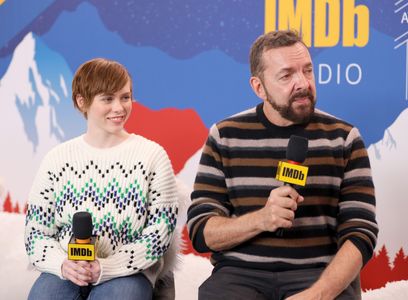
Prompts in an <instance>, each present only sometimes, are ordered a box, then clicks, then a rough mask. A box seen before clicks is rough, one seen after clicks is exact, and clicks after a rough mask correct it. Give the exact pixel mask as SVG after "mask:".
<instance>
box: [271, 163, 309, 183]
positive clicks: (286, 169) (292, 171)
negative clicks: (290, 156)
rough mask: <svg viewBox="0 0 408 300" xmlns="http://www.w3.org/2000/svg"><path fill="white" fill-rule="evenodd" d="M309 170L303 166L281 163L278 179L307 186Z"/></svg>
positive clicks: (277, 174) (277, 173)
mask: <svg viewBox="0 0 408 300" xmlns="http://www.w3.org/2000/svg"><path fill="white" fill-rule="evenodd" d="M308 170H309V168H308V167H305V166H301V165H296V164H291V163H288V162H284V161H280V162H279V164H278V170H277V172H276V179H277V180H279V181H282V182H286V183H289V184H295V185H300V186H305V185H306V179H307V172H308Z"/></svg>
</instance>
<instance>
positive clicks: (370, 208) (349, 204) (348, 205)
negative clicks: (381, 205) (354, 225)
mask: <svg viewBox="0 0 408 300" xmlns="http://www.w3.org/2000/svg"><path fill="white" fill-rule="evenodd" d="M339 207H340V210H342V209H349V208H362V209H364V210H368V211H370V212H372V213H375V206H374V205H373V204H369V203H365V202H360V201H346V202H340V203H339Z"/></svg>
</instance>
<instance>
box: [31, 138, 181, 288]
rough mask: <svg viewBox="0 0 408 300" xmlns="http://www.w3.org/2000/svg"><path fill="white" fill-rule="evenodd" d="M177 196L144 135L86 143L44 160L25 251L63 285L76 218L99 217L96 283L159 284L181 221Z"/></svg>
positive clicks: (166, 165) (68, 145) (158, 151)
mask: <svg viewBox="0 0 408 300" xmlns="http://www.w3.org/2000/svg"><path fill="white" fill-rule="evenodd" d="M177 209H178V208H177V191H176V185H175V177H174V173H173V169H172V167H171V163H170V161H169V159H168V156H167V154H166V152H165V151H164V149H163V148H162V147H161V146H159V145H158V144H156V143H154V142H152V141H149V140H147V139H145V138H143V137H141V136H137V135H133V134H132V135H130V136H129V138H128V139H127V140H126V141H124V142H122V143H121V144H119V145H117V146H115V147H112V148H108V149H98V148H94V147H91V146H90V145H89V144H87V143H86V142H85V141H84V139H83V136H80V137H77V138H74V139H72V140H70V141H67V142H65V143H63V144H61V145H59V146H57V147H55V148H54V149H53V150H51V151H50V152H49V153H48V154H47V155H46V157H45V158H44V160H43V162H42V164H41V166H40V169H39V171H38V173H37V176H36V178H35V180H34V183H33V186H32V189H31V192H30V195H29V203H28V210H27V217H26V231H25V245H26V251H27V253H28V256H29V259H30V262H31V263H32V264H33V265H34V266H35V267H36V268H37V269H38V270H39V271H41V272H48V273H52V274H55V275H57V276H59V277H61V278H62V275H61V265H62V262H63V260H64V259H66V258H67V247H68V242H69V239H70V237H71V235H72V216H73V215H74V213H75V212H77V211H88V212H90V213H91V215H92V220H93V226H94V228H93V235H96V236H97V253H96V254H97V258H98V260H99V262H100V266H101V275H100V278H99V280H98V282H97V283H96V284H99V283H102V282H105V281H107V280H109V279H112V278H116V277H121V276H127V275H131V274H134V273H137V272H144V273H145V274H146V275H147V277H148V278H149V279H150V281H151V282H152V284H154V282H155V280H156V276H157V274H158V272H160V269H161V266H160V262H161V259H162V256H163V254H164V253H165V252H166V250H167V249H168V247H169V244H170V241H171V238H172V234H173V231H174V228H175V225H176V218H177Z"/></svg>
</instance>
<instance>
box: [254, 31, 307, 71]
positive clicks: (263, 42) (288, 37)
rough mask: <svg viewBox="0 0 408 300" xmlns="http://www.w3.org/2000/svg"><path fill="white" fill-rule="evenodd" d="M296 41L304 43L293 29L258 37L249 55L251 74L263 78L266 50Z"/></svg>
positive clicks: (289, 44) (290, 44)
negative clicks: (263, 57) (263, 56)
mask: <svg viewBox="0 0 408 300" xmlns="http://www.w3.org/2000/svg"><path fill="white" fill-rule="evenodd" d="M296 43H302V44H303V45H304V43H303V41H302V38H301V36H300V35H299V34H298V33H297V32H296V31H293V30H277V31H271V32H268V33H265V34H263V35H261V36H260V37H258V38H257V39H256V40H255V42H254V43H253V44H252V47H251V51H250V55H249V64H250V68H251V75H252V76H257V77H261V78H262V73H263V71H264V70H265V66H264V63H263V60H262V55H263V53H264V52H265V51H268V50H270V49H274V48H281V47H288V46H292V45H294V44H296ZM305 47H306V45H305Z"/></svg>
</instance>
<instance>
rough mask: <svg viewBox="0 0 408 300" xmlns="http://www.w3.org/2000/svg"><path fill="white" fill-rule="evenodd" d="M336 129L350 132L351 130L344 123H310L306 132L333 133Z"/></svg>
mask: <svg viewBox="0 0 408 300" xmlns="http://www.w3.org/2000/svg"><path fill="white" fill-rule="evenodd" d="M336 129H343V130H345V131H350V130H351V129H352V127H351V126H349V125H346V124H344V123H334V124H324V123H310V124H309V125H308V126H307V127H306V130H308V131H309V130H324V131H333V130H336Z"/></svg>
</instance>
